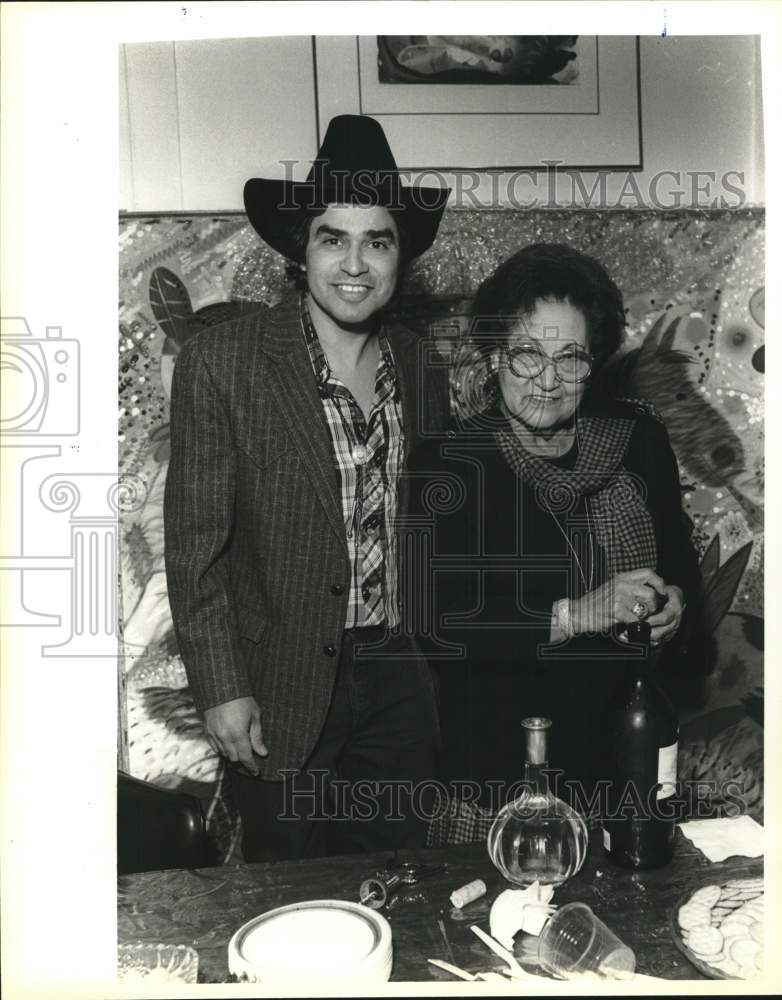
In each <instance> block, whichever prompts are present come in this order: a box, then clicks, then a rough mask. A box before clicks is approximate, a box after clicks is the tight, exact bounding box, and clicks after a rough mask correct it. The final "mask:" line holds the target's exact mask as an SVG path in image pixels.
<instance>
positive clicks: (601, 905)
mask: <svg viewBox="0 0 782 1000" xmlns="http://www.w3.org/2000/svg"><path fill="white" fill-rule="evenodd" d="M600 836H601V835H600V832H599V831H593V832H592V834H591V836H590V849H589V854H588V857H587V860H586V862H585V864H584V867H583V868H582V869H581V871H580V872H579V873H578V875H576V876H575V877H574V878H572V879H571V880H570V881H569V882H567V883H565V885H563V886H560V888H558V889H557V890H556V895H555V898H554V902H555V903H557V904H558V905H562V904H563V903H568V902H572V901H574V900H580V901H582V902H584V903H587V904H588V905H589V906H591V907H592V909H593V910H594V912H595V913H596V914H597V915H598V916H599V917H600V918H601V919H602V920H603V921H604V922H605V923H606V924H608V926H609V927H611V929H612V930H614V931H615V932H616V933H617V934H618V935H619V937H621V938H622V940H623V941H624V942H625V943H626V944H628V945H629V946H630V947H631V948H632V949H633V951H634V952H635V954H636V959H637V971H638V972H640V973H644V974H646V975H650V976H659V977H661V978H664V979H703V978H704V977H703V975H702V974H701V973H700V972H698V970H697V969H696V968H695V967H694V966H693V965H691V964H690V963H689V962H688V961H687V959H686V958H685V957H684V955H683V954H682V953H681V952H680V951H678V949H677V948H676V946H675V945H674V943H673V939H672V936H671V930H670V926H669V919H670V914H671V910H672V908H673V907H674V906H675V904H676V903H677V902H678V900H679V899H680V897H682V896H684V895H685V894H687V893H688V892H689V891H691V890H693V889H696V888H697V887H699V886H701V885H708V884H712V883H720V882H724V881H725V880H727V879H730V878H737V877H746V876H755V875H759V874H761V873H762V867H763V866H762V859H750V858H739V857H736V858H729V859H728V860H727V861H725V862H722V863H719V864H713V863H711V862H709V861H708V860H707V859H706V858H705V857H704V856H703V855H702V854H701V853H700V851H698V850H697V849H696V848H695V847H693V845H692V844H691V843H690V842H689V841H688V840H687V839H686V838H685V837H684V836H683V835H682V833H681V832H680V831H677V833H676V838H677V839H676V854H675V857H674V860H673V861H672V862H671V863H670V864H669V865H666V866H665V867H664V868H660V869H656V870H653V871H647V872H637V873H634V872H630V871H626V870H624V869H620V868H616V867H614V866H613V865H612V864H611V863H610V862H609V861H608V860H607V858H606V857H605V855H604V853H603V849H602V846H601V842H600ZM387 860H388V854H376V855H353V856H346V857H332V858H323V859H318V860H312V861H284V862H277V863H273V864H257V865H225V866H223V867H220V868H205V869H200V870H198V871H186V870H181V871H180V870H176V871H166V872H147V873H144V874H139V875H124V876H121V877H120V878H119V892H118V905H119V914H118V936H119V942H120V944H126V943H130V942H133V941H146V942H149V943H153V942H154V943H157V942H162V943H167V944H189V945H192V946H193V947H194V948H195V949H196V950H197V952H198V955H199V975H198V979H199V982H205V983H224V982H228V981H229V974H228V955H227V945H228V941H229V940H230V938H231V937H232V935H233V933H234V931H236V930H237V929H238V928H239V927H240V926H241V925H242V924H243V923H245V922H246V921H247V920H250V919H251V918H252V917H254V916H257V915H258V914H259V913H263V912H265V911H267V910H271V909H273V908H274V907H277V906H284V905H286V904H288V903H295V902H300V901H303V900H308V899H347V900H354V901H357V900H358V888H359V884H360V883H361V881H362V880H363V879H364V878H366V877H368V876H370V875H373V874H374V873H375V872H376V871H377V870H379V869H382V868H383V867H384V866H385V863H386V861H387ZM401 860H404V861H408V860H410V861H420V862H425V863H428V864H435V863H443V862H445V863H447V866H448V869H447V871H446V872H444V873H443V874H440V875H435V876H433V877H431V878H430V879H429V880H427V881H423V882H421V883H419V885H417V886H415V887H412V888H408V889H407V890H406V891H405V892H404V894H402V895H397V896H396V897H394V898H393V899H392V902H391V904H390V906H388V907H387V908H386V909H385V910H383V913H384V915H385V916H386V917H387V919H388V920H389V923H390V924H391V928H392V931H393V941H394V968H393V973H392V976H391V980H392V981H397V982H446V981H448V982H454V978H453V977H452V976H451V975H450V974H449V973H447V972H443V971H442V970H440V969H437V968H436V967H435V966H433V965H430V964H429V963H428V962H427V959H428V958H439V959H443V960H445V961H446V962H451V963H452V964H454V965H458V966H460V967H461V968H463V969H467V970H468V971H471V972H479V971H481V972H485V971H487V970H489V969H496V970H500V969H502V968H503V967H504V965H505V963H504V962H503V961H502V959H500V958H497V957H496V956H495V955H494V954H493V953H492V952H490V951H489V950H488V949H487V947H486V946H485V945H484V944H483V943H482V942H481V941H480V940H479V939H478V938H477V937H476V936H475V934H473V933H472V932H471V931H470V929H469V927H470V924H473V923H476V924H478V925H479V926H480V927H482V928H483V929H484V930H485V931H487V932H488V930H489V909H490V907H491V904H492V903H493V902H494V900H495V899H496V897H497V896H498V894H499V893H500V892H502V891H503V890H504V889H507V888H510V886H509V885H508V883H507V882H505V880H504V879H503V878H502V876H501V875H500V874H499V872H497V871H496V869H495V868H494V867H493V865H492V864H491V861H490V860H489V857H488V854H487V852H486V848H485V847H484V846H483V845H482V844H470V845H467V846H463V847H447V848H439V849H437V850H420V851H409V852H406V853H405V855H404V857H403V858H401ZM475 878H482V879H483V880H484V881H485V882H486V885H487V888H488V892H487V894H486V895H485V896H484V897H483V898H482V899H480V900H476V901H475V902H474V903H471V904H470V905H469V906H467V907H466V908H465V909H464V910H463V911H459V910H455V909H454V908H453V907H452V906H451V903H450V900H449V896H450V894H451V892H452V891H453V890H454V889H456V888H458V887H460V886H462V885H465V884H466V883H467V882H471V881H472V880H473V879H475ZM523 937H524V935H521V934H520V935H518V936H517V938H516V952H517V954H519V955H520V954H521V947H520V942H521V940H522V939H523Z"/></svg>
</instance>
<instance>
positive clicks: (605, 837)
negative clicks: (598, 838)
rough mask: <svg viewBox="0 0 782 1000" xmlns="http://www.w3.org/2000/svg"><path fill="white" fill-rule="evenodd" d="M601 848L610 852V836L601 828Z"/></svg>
mask: <svg viewBox="0 0 782 1000" xmlns="http://www.w3.org/2000/svg"><path fill="white" fill-rule="evenodd" d="M603 847H604V848H605V849H606V850H607V851H610V850H611V834H610V833H609V832H608V830H606V828H605V827H603Z"/></svg>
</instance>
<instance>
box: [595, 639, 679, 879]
mask: <svg viewBox="0 0 782 1000" xmlns="http://www.w3.org/2000/svg"><path fill="white" fill-rule="evenodd" d="M627 636H628V639H629V640H630V643H631V645H632V646H633V647H635V648H634V650H633V651H632V652H633V653H634V654H635V655H633V656H632V657H631V658H630V659H629V661H628V674H627V678H626V679H625V680H624V681H623V682H622V684H621V686H620V688H619V690H618V691H617V695H616V700H615V701H614V702H613V704H612V706H611V709H610V713H609V725H608V732H607V736H608V740H609V748H610V759H611V773H610V774H609V778H610V782H611V783H610V787H609V792H608V801H607V805H608V813H607V816H606V817H605V819H604V820H603V846H604V848H605V852H606V855H607V856H608V857H609V858H610V859H611V861H613V862H614V863H615V864H617V865H620V866H621V867H623V868H632V869H635V870H638V869H642V868H658V867H660V866H661V865H664V864H667V863H668V862H669V861H670V860H671V858H672V857H673V841H674V835H675V833H676V820H675V805H676V758H677V751H678V738H679V727H678V722H677V718H676V712H675V710H674V708H673V705H672V704H671V703H670V701H669V700H668V698H667V696H666V695H665V694H664V693H663V691H662V690H661V689H660V687H659V686H658V684H657V683H656V681H655V678H654V672H653V671H654V654H653V651H652V647H651V644H650V637H651V628H650V626H649V624H648V622H630V624H629V625H628V626H627Z"/></svg>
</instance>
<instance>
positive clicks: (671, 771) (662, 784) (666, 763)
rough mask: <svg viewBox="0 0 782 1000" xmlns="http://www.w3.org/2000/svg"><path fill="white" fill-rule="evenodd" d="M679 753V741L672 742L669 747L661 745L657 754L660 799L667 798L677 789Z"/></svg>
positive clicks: (658, 793)
mask: <svg viewBox="0 0 782 1000" xmlns="http://www.w3.org/2000/svg"><path fill="white" fill-rule="evenodd" d="M678 753H679V744H678V742H676V743H671V745H670V746H667V747H660V750H659V752H658V754H657V781H658V788H657V798H658V799H667V798H668V797H669V796H670V795H673V793H674V792H675V791H676V762H677V757H678Z"/></svg>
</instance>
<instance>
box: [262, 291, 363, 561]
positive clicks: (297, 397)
mask: <svg viewBox="0 0 782 1000" xmlns="http://www.w3.org/2000/svg"><path fill="white" fill-rule="evenodd" d="M262 350H263V351H264V352H265V353H266V354H268V355H270V356H271V357H272V358H274V360H275V362H276V368H277V373H278V375H279V385H278V386H274V387H273V391H275V395H276V398H277V403H278V405H279V407H280V412H281V413H282V414H283V416H284V418H285V423H286V430H287V431H288V433H289V434H290V436H291V438H292V440H293V442H294V444H295V445H296V447H297V449H298V451H299V453H300V455H301V459H302V462H303V463H304V466H305V468H306V469H307V472H308V474H309V476H310V477H311V478H312V481H313V483H314V485H315V489H316V492H317V494H318V497H319V498H320V502H321V504H322V505H323V509H324V511H325V513H326V516H327V517H328V519H329V523H330V524H331V526H332V528H333V529H334V531H335V532H336V533H337V534H338V536H339V537H340V539H341V540H342V541H343V542H344V541H345V526H344V525H343V523H342V501H341V499H340V497H339V494H338V491H337V477H336V475H335V472H334V462H333V459H332V446H331V437H330V435H329V431H328V427H327V426H326V419H325V416H324V414H323V404H322V403H321V401H320V397H319V396H318V391H317V388H316V386H315V379H314V377H313V374H312V365H311V363H310V357H309V352H308V351H307V345H306V344H305V342H304V338H303V336H302V335H301V331H300V319H299V311H298V303H297V302H296V300H295V299H294V300H292V301H290V302H285V303H283V304H282V305H280V306H278V307H277V308H276V309H273V310H271V311H270V312H269V314H268V316H267V323H266V331H265V336H264V339H263V343H262Z"/></svg>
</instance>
